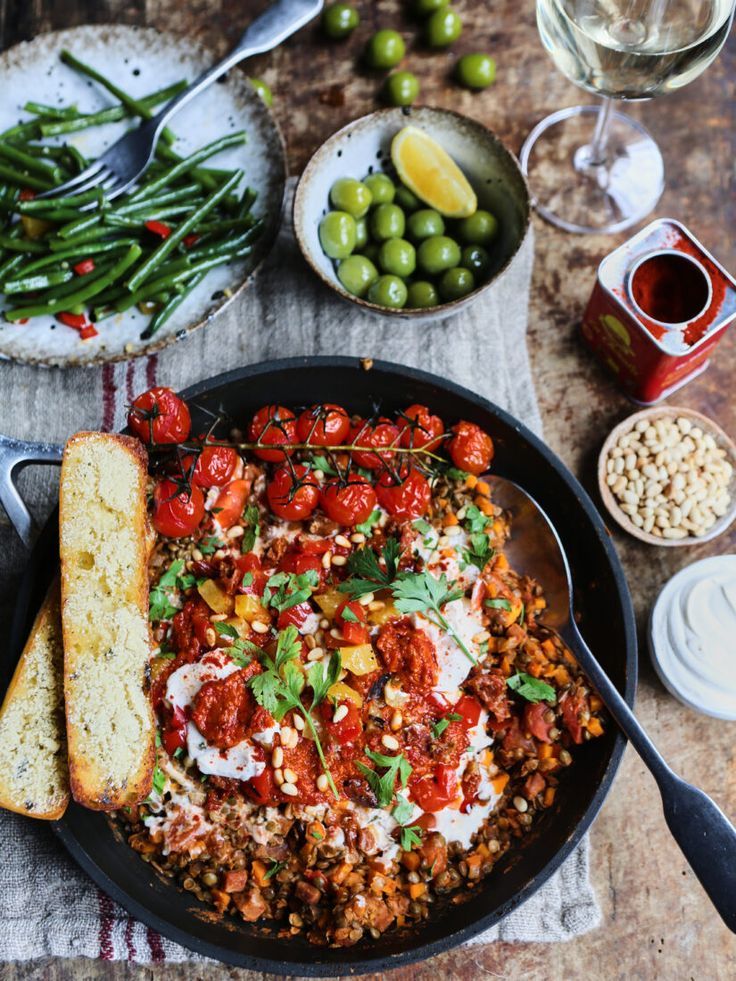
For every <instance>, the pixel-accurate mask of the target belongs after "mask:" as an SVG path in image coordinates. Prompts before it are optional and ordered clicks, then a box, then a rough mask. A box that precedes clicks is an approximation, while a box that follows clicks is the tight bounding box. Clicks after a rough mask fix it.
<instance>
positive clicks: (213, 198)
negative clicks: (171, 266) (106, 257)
mask: <svg viewBox="0 0 736 981" xmlns="http://www.w3.org/2000/svg"><path fill="white" fill-rule="evenodd" d="M242 176H243V172H242V171H240V170H239V171H236V173H235V174H233V176H232V177H231V178H230V180H229V181H226V182H225V183H224V184H223V185H222V187H219V188H218V189H217V190H216V191H213V192H212V194H210V196H209V197H208V198H207V199H206V200H205V201H204V203H203V204H201V205H200V206H199V207H198V208H197V209H196V211H193V212H192V214H191V215H189V217H188V218H187V219H185V220H184V221H183V222H182V223H181V224H180V225H178V226H177V228H176V230H175V231H173V232H172V233H171V235H169V236H168V238H165V239H164V240H163V242H161V244H160V245H159V246H158V248H156V249H154V251H153V252H152V253H151V255H149V257H148V258H147V259H146V260H145V261H144V262H143V263H141V265H140V266H139V267H138V269H136V271H135V272H134V273H133V275H132V276H131V277H130V279H129V281H128V282H127V283H126V286H127V287H128V289H129V290H130V291H131V292H133V291H134V290H136V289H138V287H139V286H142V285H143V283H144V282H145V280H146V279H148V277H149V276H150V275H151V273H152V272H153V270H154V269H155V268H156V266H158V265H160V263H161V260H162V259H164V258H165V257H166V256H167V255H168V254H169V253H170V252H171V251H172V250H173V249H175V248H176V246H177V245H178V244H179V242H181V241H182V239H183V238H185V237H186V236H187V235H188V234H189V232H191V231H192V230H193V229H194V228H195V227H196V225H197V224H198V222H200V221H201V220H202V219H203V218H205V217H206V216H207V215H208V214H209V213H210V211H212V210H213V208H215V207H217V205H218V204H219V202H220V201H221V200H222V199H223V198H224V197H225V196H226V195H227V194H229V193H230V191H232V190H233V188H234V187H236V186H237V185H238V184H239V183H240V179H241V177H242Z"/></svg>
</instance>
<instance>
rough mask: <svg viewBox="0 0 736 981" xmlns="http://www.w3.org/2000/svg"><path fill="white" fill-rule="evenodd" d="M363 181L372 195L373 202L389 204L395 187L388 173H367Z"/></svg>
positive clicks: (394, 192)
mask: <svg viewBox="0 0 736 981" xmlns="http://www.w3.org/2000/svg"><path fill="white" fill-rule="evenodd" d="M363 183H364V184H365V186H366V187H367V188H368V190H369V191H370V192H371V194H372V195H373V204H374V205H375V204H391V202H392V201H393V199H394V197H395V195H396V187H395V185H394V182H393V181H392V180H391V178H390V177H389V176H388V174H382V173H376V174H368V176H367V177H366V178H364V180H363Z"/></svg>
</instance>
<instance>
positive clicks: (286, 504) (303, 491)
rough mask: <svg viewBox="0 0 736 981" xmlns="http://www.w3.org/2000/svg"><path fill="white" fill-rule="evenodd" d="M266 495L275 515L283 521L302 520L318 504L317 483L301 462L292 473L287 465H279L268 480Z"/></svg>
mask: <svg viewBox="0 0 736 981" xmlns="http://www.w3.org/2000/svg"><path fill="white" fill-rule="evenodd" d="M295 478H296V479H295ZM266 497H267V498H268V504H269V507H270V508H271V510H272V511H273V513H274V514H275V515H277V517H279V518H283V519H284V521H303V520H304V519H305V518H308V517H309V516H310V514H311V513H312V512H313V511H314V509H315V508H316V507H317V505H318V504H319V484H318V483H317V478H316V477H315V476H314V474H313V473H312V472H311V471H310V470H309V468H308V467H305V466H304V465H303V464H301V463H299V464H297V465H296V466H295V467H294V471H293V473H292V471H291V470H290V469H289V468H288V467H281V468H280V469H278V470H277V471H276V473H275V474H274V475H273V478H272V479H271V480H270V481H269V484H268V487H267V488H266Z"/></svg>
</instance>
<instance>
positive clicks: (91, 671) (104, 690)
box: [59, 433, 155, 810]
mask: <svg viewBox="0 0 736 981" xmlns="http://www.w3.org/2000/svg"><path fill="white" fill-rule="evenodd" d="M147 460H148V458H147V454H146V451H145V449H144V447H143V446H142V445H141V443H140V442H139V441H138V440H136V439H133V438H131V437H127V436H117V435H109V434H104V433H78V434H77V435H76V436H73V437H72V438H71V439H70V440H69V441H68V443H67V445H66V448H65V451H64V460H63V464H62V473H61V486H60V493H59V541H60V555H61V599H62V606H61V609H62V624H63V638H64V695H65V702H66V722H67V738H68V743H69V774H70V784H71V791H72V795H73V797H74V799H75V800H76V801H78V802H79V803H80V804H83V805H84V806H85V807H89V808H92V809H94V810H115V809H117V808H119V807H123V806H127V805H131V804H135V803H138V802H139V801H141V800H143V799H144V798H145V797H146V796H147V795H148V794H149V793H150V790H151V785H152V780H153V768H154V762H155V723H154V718H153V711H152V708H151V705H150V701H149V698H148V692H147V673H148V661H149V657H150V651H151V637H150V630H149V624H148V555H149V542H150V536H149V534H148V519H147V509H146V482H147Z"/></svg>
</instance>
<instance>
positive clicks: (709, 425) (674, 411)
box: [598, 405, 736, 547]
mask: <svg viewBox="0 0 736 981" xmlns="http://www.w3.org/2000/svg"><path fill="white" fill-rule="evenodd" d="M681 416H684V417H685V418H686V419H689V420H690V421H691V422H692V423H693V425H696V426H699V427H700V428H701V429H702V430H703V432H705V433H710V435H711V436H712V437H713V438H714V439H715V441H716V443H717V444H718V446H720V447H721V448H722V449H724V450H726V452H727V453H728V456H729V458H730V462H731V464H732V466H733V467H734V473H733V475H732V477H731V483H730V485H729V492H730V494H731V506H730V508H729V510H728V511H727V512H726V514H724V515H723V516H722V517H720V518H718V520H717V521H716V522H715V524H714V525H713V526H712V527H711V528H709V529H708V531H707V532H706V533H705V534H704V535H688V537H687V538H675V539H670V538H658V537H657V536H656V535H652V534H650V533H649V532H646V531H643V530H642V529H641V528H637V526H636V525H635V524H634V522H633V521H632V520H631V518H630V517H629V516H628V514H626V513H625V512H624V511H622V510H621V507H620V505H619V503H618V500H617V499H616V497H615V496H614V494H613V492H612V491H611V488H610V487H609V486H608V484H607V483H606V477H607V471H606V463H607V461H608V456H609V454H610V452H611V450H612V449H613V448H614V446H615V445H616V444H617V443H618V441H619V439H620V438H621V437H622V436H625V435H626V434H627V433H630V432H631V431H632V430H633V429H634V427H635V426H636V424H637V423H638V422H641V421H642V420H643V419H645V420H647V422H650V421H652V420H655V419H662V418H663V417H665V418H666V417H669V418H672V419H677V418H680V417H681ZM598 489H599V490H600V494H601V497H602V499H603V503H604V504H605V506H606V509H607V511H608V513H609V514H610V515H611V517H612V518H613V519H614V521H616V523H617V524H619V525H620V526H621V527H622V528H623V529H624V531H627V532H628V533H629V534H630V535H633V536H634V538H638V539H639V540H640V541H642V542H646V543H647V544H648V545H664V546H667V547H669V546H675V545H699V544H701V543H702V542H709V541H711V539H713V538H717V537H718V535H720V534H722V533H723V532H724V531H725V530H726V529H727V528H728V527H729V525H730V524H731V522H732V521H733V520H734V518H736V443H734V442H733V440H732V439H731V438H730V436H728V435H727V434H726V433H725V432H724V431H723V430H722V429H721V428H720V426H717V425H716V423H714V422H713V421H712V420H711V419H709V418H708V417H707V416H704V415H703V414H702V413H701V412H695V411H694V410H693V409H683V408H679V407H677V406H674V405H672V406H670V405H658V406H651V407H650V408H648V409H642V411H641V412H635V413H634V414H633V415H631V416H629V417H628V418H627V419H624V420H623V422H620V423H619V424H618V426H616V427H615V428H614V429H613V430H612V431H611V433H610V434H609V436H608V438H607V439H606V441H605V443H604V444H603V446H602V448H601V452H600V456H599V457H598Z"/></svg>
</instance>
